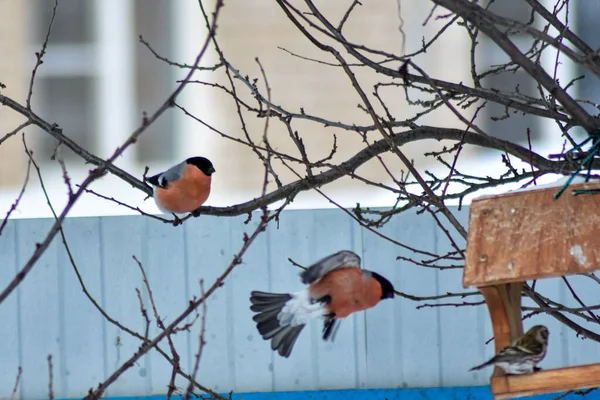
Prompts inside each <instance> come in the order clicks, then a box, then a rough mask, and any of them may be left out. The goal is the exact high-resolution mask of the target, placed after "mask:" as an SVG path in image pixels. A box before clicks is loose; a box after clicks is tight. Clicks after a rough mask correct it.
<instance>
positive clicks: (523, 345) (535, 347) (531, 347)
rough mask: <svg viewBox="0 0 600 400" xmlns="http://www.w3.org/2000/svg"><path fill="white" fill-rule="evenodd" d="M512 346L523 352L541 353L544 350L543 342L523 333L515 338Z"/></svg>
mask: <svg viewBox="0 0 600 400" xmlns="http://www.w3.org/2000/svg"><path fill="white" fill-rule="evenodd" d="M513 347H515V348H517V349H519V350H520V351H521V352H523V353H524V354H533V355H535V354H541V353H542V352H543V351H544V344H543V343H540V342H539V341H537V340H535V338H533V337H532V336H530V335H525V336H523V337H522V338H521V339H519V340H517V341H516V342H515V343H514V344H513Z"/></svg>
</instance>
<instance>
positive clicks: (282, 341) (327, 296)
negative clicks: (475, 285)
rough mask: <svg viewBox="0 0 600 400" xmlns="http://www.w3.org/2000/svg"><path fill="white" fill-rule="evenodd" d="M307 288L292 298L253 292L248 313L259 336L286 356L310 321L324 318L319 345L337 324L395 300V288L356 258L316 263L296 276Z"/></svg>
mask: <svg viewBox="0 0 600 400" xmlns="http://www.w3.org/2000/svg"><path fill="white" fill-rule="evenodd" d="M300 277H301V278H302V283H304V284H308V285H309V286H308V287H307V288H306V289H304V290H302V291H300V292H297V293H292V294H276V293H265V292H259V291H253V292H252V293H251V295H250V301H251V302H252V306H251V307H250V309H251V310H252V311H254V312H256V313H257V314H256V315H255V316H254V317H253V320H254V321H255V322H256V326H257V328H258V331H259V332H260V334H261V336H262V337H263V339H265V340H269V339H271V348H272V349H273V350H277V351H278V352H279V354H280V355H281V356H283V357H289V355H290V353H291V352H292V348H293V347H294V343H295V342H296V339H298V335H300V332H302V329H303V328H304V325H306V324H307V323H308V321H310V320H311V319H314V318H321V319H324V320H325V321H324V325H323V340H328V339H331V340H333V336H332V334H333V332H334V328H335V325H336V323H337V322H338V320H340V319H341V318H345V317H347V316H348V315H350V314H352V313H354V312H357V311H362V310H366V309H368V308H371V307H374V306H375V305H377V303H379V301H380V300H383V299H391V298H393V297H394V287H393V286H392V284H391V283H390V281H388V280H387V279H385V278H384V277H383V276H381V275H379V274H377V273H375V272H371V271H367V270H363V269H360V257H359V256H358V255H357V254H355V253H353V252H351V251H346V250H344V251H340V252H338V253H335V254H333V255H330V256H328V257H325V258H324V259H322V260H320V261H317V262H316V263H315V264H314V265H312V266H310V267H308V268H307V269H306V270H305V271H303V272H302V273H301V274H300Z"/></svg>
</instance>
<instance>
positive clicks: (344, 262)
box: [300, 250, 360, 284]
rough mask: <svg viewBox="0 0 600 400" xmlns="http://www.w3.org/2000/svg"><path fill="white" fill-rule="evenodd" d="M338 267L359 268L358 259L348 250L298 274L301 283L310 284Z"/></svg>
mask: <svg viewBox="0 0 600 400" xmlns="http://www.w3.org/2000/svg"><path fill="white" fill-rule="evenodd" d="M339 267H356V268H360V257H359V256H358V254H356V253H353V252H351V251H349V250H342V251H339V252H337V253H335V254H332V255H330V256H327V257H325V258H323V259H322V260H319V261H317V262H316V263H314V264H313V265H311V266H310V267H308V268H307V269H306V270H305V271H303V272H302V273H301V274H300V277H301V278H302V283H305V284H311V283H313V282H316V281H318V280H319V279H321V278H322V277H323V276H325V275H326V274H328V273H329V272H331V271H333V270H334V269H336V268H339Z"/></svg>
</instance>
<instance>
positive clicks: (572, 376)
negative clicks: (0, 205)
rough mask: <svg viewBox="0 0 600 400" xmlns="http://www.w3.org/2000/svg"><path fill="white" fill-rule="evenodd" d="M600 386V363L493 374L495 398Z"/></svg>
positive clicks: (500, 399) (492, 382)
mask: <svg viewBox="0 0 600 400" xmlns="http://www.w3.org/2000/svg"><path fill="white" fill-rule="evenodd" d="M597 386H600V364H590V365H581V366H577V367H568V368H558V369H548V370H542V371H539V372H536V373H534V374H527V375H504V376H492V379H491V387H492V394H493V395H494V399H495V400H502V399H510V398H515V397H523V396H534V395H538V394H544V393H553V392H562V391H567V390H576V389H584V388H591V387H597Z"/></svg>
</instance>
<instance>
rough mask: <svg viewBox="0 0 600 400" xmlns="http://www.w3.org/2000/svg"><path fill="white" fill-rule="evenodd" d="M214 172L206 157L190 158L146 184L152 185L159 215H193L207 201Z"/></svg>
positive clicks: (153, 177) (147, 179) (152, 178)
mask: <svg viewBox="0 0 600 400" xmlns="http://www.w3.org/2000/svg"><path fill="white" fill-rule="evenodd" d="M214 172H215V168H214V167H213V165H212V163H211V162H210V160H208V159H207V158H204V157H191V158H188V159H187V160H185V161H183V162H182V163H180V164H177V165H176V166H174V167H172V168H170V169H168V170H167V171H165V172H162V173H160V174H158V175H154V176H151V177H149V178H146V181H148V182H150V183H151V184H152V185H153V186H154V201H155V202H156V205H157V206H158V208H159V209H160V210H161V211H162V212H164V213H178V214H182V213H188V212H192V213H193V212H194V211H195V210H196V209H197V208H198V207H200V206H201V205H202V204H204V202H205V201H206V199H208V195H209V194H210V182H211V175H212V174H213V173H214ZM194 215H195V214H194ZM195 216H197V215H195Z"/></svg>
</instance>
